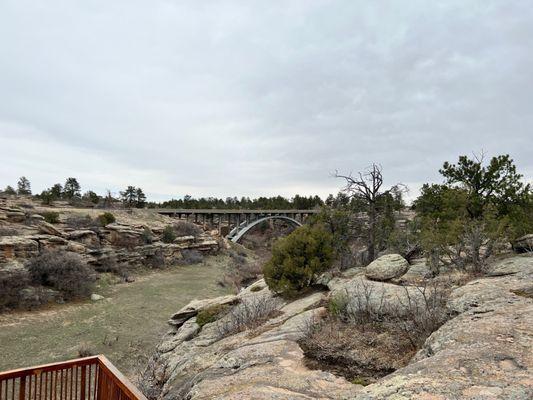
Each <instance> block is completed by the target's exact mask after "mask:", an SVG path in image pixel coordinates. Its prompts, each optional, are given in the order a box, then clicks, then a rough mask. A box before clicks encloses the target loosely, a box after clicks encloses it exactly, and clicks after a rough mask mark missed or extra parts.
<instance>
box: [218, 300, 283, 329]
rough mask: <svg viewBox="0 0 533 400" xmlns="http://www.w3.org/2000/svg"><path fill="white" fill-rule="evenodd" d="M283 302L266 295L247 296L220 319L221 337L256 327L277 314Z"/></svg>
mask: <svg viewBox="0 0 533 400" xmlns="http://www.w3.org/2000/svg"><path fill="white" fill-rule="evenodd" d="M280 304H281V302H280V301H279V300H278V299H275V298H272V297H270V296H268V295H265V296H251V297H245V298H243V299H242V300H241V302H240V303H239V304H237V305H235V306H233V308H232V309H231V310H230V311H229V312H228V314H227V315H226V316H225V317H224V318H223V319H221V320H220V323H219V325H218V326H217V328H218V333H219V334H220V336H221V337H225V336H228V335H233V334H234V333H237V332H242V331H245V330H247V329H254V328H257V327H258V326H260V325H262V324H263V323H264V322H265V321H267V320H268V319H270V318H272V317H274V316H275V315H276V314H277V310H278V308H279V306H280Z"/></svg>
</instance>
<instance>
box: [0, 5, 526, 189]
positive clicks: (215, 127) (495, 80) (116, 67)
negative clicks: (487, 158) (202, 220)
mask: <svg viewBox="0 0 533 400" xmlns="http://www.w3.org/2000/svg"><path fill="white" fill-rule="evenodd" d="M528 3H529V2H527V1H517V2H512V3H509V2H506V1H488V0H479V1H447V2H439V4H437V3H436V2H427V1H409V2H402V1H390V2H388V1H385V2H381V1H380V2H373V1H353V0H348V1H325V0H324V1H319V0H316V1H314V0H313V1H310V0H305V1H303V0H302V1H288V2H276V1H257V2H256V1H213V2H209V1H208V2H194V1H193V2H181V1H170V0H158V1H155V0H154V1H150V2H147V1H141V0H137V1H131V0H128V1H126V0H117V1H113V2H109V1H88V2H73V1H67V0H63V1H60V0H53V1H47V2H41V1H30V0H7V1H3V2H2V3H0V49H2V57H1V59H0V87H1V88H2V91H1V95H0V146H1V148H2V168H1V169H0V185H6V184H14V183H15V182H16V179H17V178H18V176H20V175H26V176H28V177H29V178H30V180H31V181H32V184H33V187H34V190H42V189H43V188H44V187H47V186H50V185H52V184H53V183H55V182H57V181H60V182H61V181H64V179H65V178H66V177H67V176H76V177H78V178H79V180H80V182H81V184H82V186H83V188H86V189H89V188H91V189H93V190H96V191H100V192H103V191H104V190H105V189H106V188H110V189H111V190H113V191H118V190H119V189H121V188H123V187H124V186H126V185H128V184H131V185H136V186H141V187H143V188H144V189H145V191H146V192H147V193H148V194H149V196H150V197H151V198H153V199H164V198H169V197H173V196H174V197H175V196H183V195H184V194H186V193H190V194H192V195H195V196H202V195H215V196H226V195H238V196H241V195H249V196H257V195H274V194H282V195H287V196H290V195H293V194H295V193H301V194H315V193H318V194H320V195H325V194H327V193H329V192H335V191H336V190H337V189H338V188H339V187H340V185H341V182H339V181H335V179H333V178H331V172H332V171H334V170H335V169H339V170H340V171H343V172H349V171H350V170H353V171H357V170H359V169H362V168H364V167H365V166H367V165H368V164H369V163H371V162H379V163H381V164H382V165H383V168H384V170H385V174H386V178H387V182H388V183H396V182H398V181H402V182H405V183H407V184H409V185H410V186H411V187H412V189H413V190H415V191H416V189H417V188H418V186H419V185H420V184H421V183H423V182H427V181H438V180H439V179H440V178H439V177H438V172H437V170H438V168H439V167H440V166H441V165H442V163H443V161H445V160H455V159H456V158H457V156H458V155H459V154H469V153H471V152H472V151H476V152H479V151H481V150H484V151H485V152H486V153H487V154H489V155H493V154H500V153H510V154H511V155H512V157H513V158H514V159H515V161H516V162H517V164H518V166H519V169H520V171H521V172H522V173H524V174H525V175H526V176H527V178H528V179H531V178H532V177H533V157H532V150H531V140H532V138H533V133H532V127H533V109H532V107H533V106H532V104H533V74H532V73H531V71H533V52H532V51H531V49H532V48H533V8H532V7H531V6H530V4H528Z"/></svg>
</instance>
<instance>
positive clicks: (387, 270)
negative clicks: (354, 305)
mask: <svg viewBox="0 0 533 400" xmlns="http://www.w3.org/2000/svg"><path fill="white" fill-rule="evenodd" d="M408 269H409V263H408V262H407V260H406V259H405V258H403V257H402V256H401V255H399V254H386V255H384V256H381V257H379V258H378V259H376V260H374V261H372V262H371V263H370V264H369V265H368V266H367V267H366V269H365V276H366V277H367V278H368V279H373V280H376V281H388V280H390V279H393V278H399V277H400V276H402V275H403V274H405V273H406V272H407V270H408Z"/></svg>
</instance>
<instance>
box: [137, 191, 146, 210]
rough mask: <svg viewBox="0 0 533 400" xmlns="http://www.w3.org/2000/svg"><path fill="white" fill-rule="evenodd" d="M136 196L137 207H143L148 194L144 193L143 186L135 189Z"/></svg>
mask: <svg viewBox="0 0 533 400" xmlns="http://www.w3.org/2000/svg"><path fill="white" fill-rule="evenodd" d="M135 196H136V199H135V207H137V208H143V207H144V205H145V204H146V195H145V194H144V192H143V190H142V189H141V188H137V189H135Z"/></svg>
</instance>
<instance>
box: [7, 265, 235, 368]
mask: <svg viewBox="0 0 533 400" xmlns="http://www.w3.org/2000/svg"><path fill="white" fill-rule="evenodd" d="M227 263H228V258H227V257H223V256H217V257H209V258H206V260H205V262H204V263H202V264H198V265H192V266H185V267H183V266H180V267H174V268H172V269H169V270H163V271H158V272H154V273H149V274H144V275H141V276H138V277H137V281H136V282H133V283H127V284H126V283H124V284H118V285H113V284H111V282H110V277H107V276H106V275H104V277H103V279H102V280H101V284H100V287H99V288H98V289H97V290H96V292H97V293H99V294H102V295H103V296H105V297H106V299H105V300H101V301H98V302H94V303H93V302H90V301H88V302H85V301H84V302H79V303H71V304H65V305H54V306H51V307H49V308H48V309H44V310H38V311H32V312H16V313H8V314H0V354H1V355H2V357H0V371H2V370H7V369H12V368H20V367H25V366H32V365H38V364H42V363H48V362H54V361H60V360H66V359H70V358H75V357H78V347H79V346H80V344H84V346H89V347H90V348H91V349H94V350H95V351H96V353H98V354H105V355H106V356H107V357H108V358H109V359H110V360H111V361H112V362H113V363H115V365H116V366H117V367H118V368H119V369H120V370H121V371H122V372H124V373H125V374H126V375H129V376H132V375H133V374H134V373H135V372H136V368H137V366H138V365H139V364H140V363H142V361H143V360H144V358H145V357H146V356H147V355H149V354H150V353H151V352H152V351H153V350H154V348H155V346H156V344H157V343H158V342H159V340H160V339H161V337H162V335H163V334H164V333H165V332H167V331H168V329H169V327H168V325H167V324H166V321H167V320H168V319H169V317H170V315H171V314H173V313H174V312H175V311H177V310H178V309H180V308H181V307H182V306H184V305H185V304H186V303H188V302H189V301H190V300H192V299H194V298H198V299H200V298H206V297H215V296H219V295H223V294H226V293H227V292H228V289H224V288H221V287H220V286H219V285H217V281H218V279H219V278H220V276H221V275H222V273H223V270H224V268H225V267H226V266H227Z"/></svg>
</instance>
